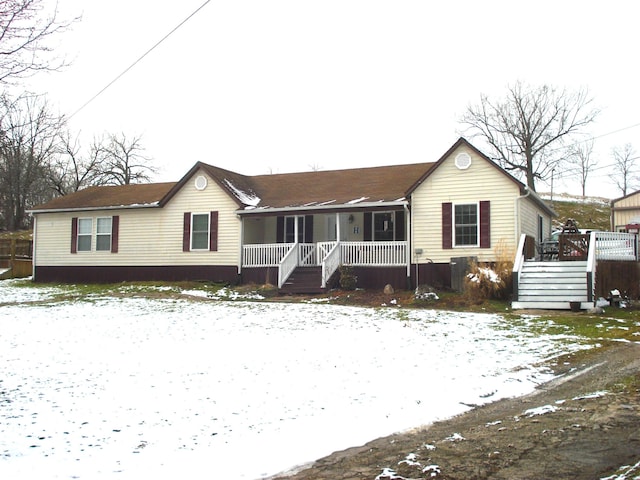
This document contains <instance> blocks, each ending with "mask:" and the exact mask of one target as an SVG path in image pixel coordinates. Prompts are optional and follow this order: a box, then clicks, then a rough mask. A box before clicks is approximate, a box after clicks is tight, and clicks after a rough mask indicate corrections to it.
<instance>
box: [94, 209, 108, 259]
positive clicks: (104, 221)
mask: <svg viewBox="0 0 640 480" xmlns="http://www.w3.org/2000/svg"><path fill="white" fill-rule="evenodd" d="M96 250H98V251H107V252H110V251H111V217H102V218H100V217H98V218H97V220H96Z"/></svg>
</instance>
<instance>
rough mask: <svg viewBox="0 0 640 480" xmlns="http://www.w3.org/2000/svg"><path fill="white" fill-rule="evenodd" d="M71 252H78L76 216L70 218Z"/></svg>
mask: <svg viewBox="0 0 640 480" xmlns="http://www.w3.org/2000/svg"><path fill="white" fill-rule="evenodd" d="M71 253H78V217H73V218H72V219H71Z"/></svg>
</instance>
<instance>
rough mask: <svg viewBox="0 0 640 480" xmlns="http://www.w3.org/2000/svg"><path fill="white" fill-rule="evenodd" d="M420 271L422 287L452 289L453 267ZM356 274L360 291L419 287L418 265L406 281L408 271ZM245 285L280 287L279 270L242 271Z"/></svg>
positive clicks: (375, 269)
mask: <svg viewBox="0 0 640 480" xmlns="http://www.w3.org/2000/svg"><path fill="white" fill-rule="evenodd" d="M419 268H420V270H419V272H418V279H419V281H420V284H421V285H431V286H433V287H436V288H451V266H450V265H449V264H448V263H427V264H421V265H420V267H419ZM353 273H354V275H356V276H357V277H358V281H357V284H356V287H357V288H364V289H371V290H373V289H383V288H384V287H385V285H387V284H390V285H392V286H393V288H395V289H400V290H405V289H409V290H412V289H414V288H415V287H416V285H415V282H416V266H415V265H412V266H411V269H410V277H407V268H406V267H353ZM242 283H243V284H256V285H264V284H267V283H269V284H271V285H275V284H277V283H278V269H277V268H276V267H259V268H243V269H242Z"/></svg>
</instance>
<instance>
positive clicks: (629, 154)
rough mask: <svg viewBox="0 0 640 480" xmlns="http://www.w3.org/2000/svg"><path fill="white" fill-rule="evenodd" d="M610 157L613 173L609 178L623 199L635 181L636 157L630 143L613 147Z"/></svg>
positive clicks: (636, 170)
mask: <svg viewBox="0 0 640 480" xmlns="http://www.w3.org/2000/svg"><path fill="white" fill-rule="evenodd" d="M611 155H612V157H613V172H611V173H610V174H609V178H610V179H611V180H612V181H613V183H614V185H615V186H616V187H618V188H619V189H620V191H621V192H622V196H623V197H624V196H626V195H627V193H628V192H629V190H631V188H633V185H634V184H635V182H636V181H637V179H636V178H634V175H636V174H637V172H638V169H637V166H636V160H638V157H637V156H636V151H635V149H634V148H633V147H632V146H631V144H630V143H627V144H625V145H624V146H623V147H614V148H613V150H612V151H611Z"/></svg>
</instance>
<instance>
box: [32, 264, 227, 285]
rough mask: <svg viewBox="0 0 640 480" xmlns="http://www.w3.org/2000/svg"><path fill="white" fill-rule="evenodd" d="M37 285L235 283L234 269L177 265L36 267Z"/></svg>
mask: <svg viewBox="0 0 640 480" xmlns="http://www.w3.org/2000/svg"><path fill="white" fill-rule="evenodd" d="M34 280H35V281H36V282H46V283H49V282H59V283H116V282H126V281H129V282H141V281H142V282H144V281H166V282H179V281H208V282H215V283H231V284H236V283H238V281H239V277H238V269H237V267H236V266H215V265H191V266H189V265H180V266H144V267H142V266H129V267H115V266H82V267H46V266H37V267H36V268H35V278H34Z"/></svg>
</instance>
